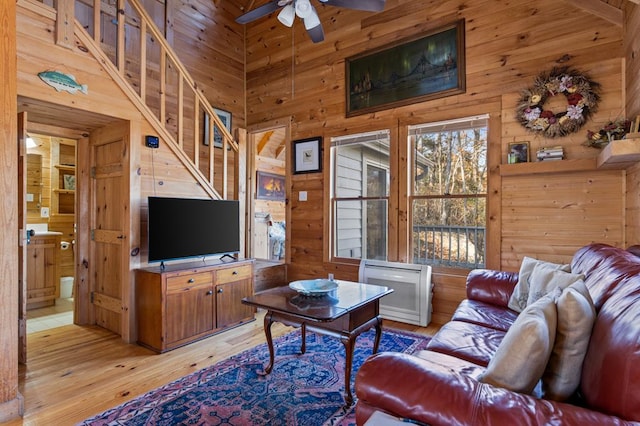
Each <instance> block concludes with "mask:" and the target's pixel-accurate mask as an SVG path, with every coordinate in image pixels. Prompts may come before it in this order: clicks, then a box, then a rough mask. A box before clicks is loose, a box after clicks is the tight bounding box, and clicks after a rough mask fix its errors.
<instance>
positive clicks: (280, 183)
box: [256, 170, 285, 201]
mask: <svg viewBox="0 0 640 426" xmlns="http://www.w3.org/2000/svg"><path fill="white" fill-rule="evenodd" d="M284 182H285V181H284V175H278V174H275V173H267V172H262V171H260V170H258V171H257V172H256V186H257V187H256V198H257V199H259V200H273V201H284V199H285V189H284Z"/></svg>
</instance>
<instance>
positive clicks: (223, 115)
mask: <svg viewBox="0 0 640 426" xmlns="http://www.w3.org/2000/svg"><path fill="white" fill-rule="evenodd" d="M213 111H214V112H215V113H216V115H217V116H218V118H219V119H220V121H222V124H224V127H225V128H226V129H227V131H228V132H229V133H231V113H230V112H229V111H225V110H223V109H218V108H214V109H213ZM210 129H211V118H210V117H209V114H207V112H205V113H204V136H203V138H202V139H203V140H202V143H203V144H204V145H209V132H210V131H211V130H210ZM222 139H223V138H222V134H221V133H220V131H219V130H218V126H214V129H213V146H214V147H216V148H222Z"/></svg>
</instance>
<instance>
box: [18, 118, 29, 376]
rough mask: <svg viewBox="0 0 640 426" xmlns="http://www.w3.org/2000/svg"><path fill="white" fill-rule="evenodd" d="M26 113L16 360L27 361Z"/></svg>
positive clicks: (21, 125) (21, 126)
mask: <svg viewBox="0 0 640 426" xmlns="http://www.w3.org/2000/svg"><path fill="white" fill-rule="evenodd" d="M26 140H27V113H26V112H21V113H19V114H18V227H19V235H20V237H19V239H18V241H19V244H18V264H19V267H18V362H20V363H22V364H26V362H27V242H28V241H27V229H26V228H27V202H26V183H25V182H26V179H27V146H26Z"/></svg>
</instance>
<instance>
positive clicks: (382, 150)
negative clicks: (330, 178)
mask: <svg viewBox="0 0 640 426" xmlns="http://www.w3.org/2000/svg"><path fill="white" fill-rule="evenodd" d="M332 151H333V156H332V158H334V162H335V163H334V170H335V181H334V185H335V187H334V196H335V197H337V198H346V197H364V196H368V197H387V196H388V195H389V143H388V141H387V140H376V139H374V140H372V141H367V142H358V143H351V144H345V145H339V146H334V147H333V148H332Z"/></svg>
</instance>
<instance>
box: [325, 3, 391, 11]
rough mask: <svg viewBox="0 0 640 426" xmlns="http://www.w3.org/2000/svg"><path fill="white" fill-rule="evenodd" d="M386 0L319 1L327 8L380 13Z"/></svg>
mask: <svg viewBox="0 0 640 426" xmlns="http://www.w3.org/2000/svg"><path fill="white" fill-rule="evenodd" d="M385 1H386V0H320V3H324V4H326V5H329V6H337V7H344V8H346V9H355V10H365V11H367V12H381V11H382V10H384V4H385Z"/></svg>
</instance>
